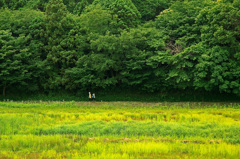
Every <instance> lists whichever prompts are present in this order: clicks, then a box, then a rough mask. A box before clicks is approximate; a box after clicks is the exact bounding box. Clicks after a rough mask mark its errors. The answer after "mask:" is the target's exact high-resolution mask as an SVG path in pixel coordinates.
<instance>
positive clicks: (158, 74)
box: [0, 0, 240, 95]
mask: <svg viewBox="0 0 240 159" xmlns="http://www.w3.org/2000/svg"><path fill="white" fill-rule="evenodd" d="M0 8H1V9H0V87H1V88H2V94H3V95H5V94H6V92H8V91H15V92H16V91H18V92H19V93H21V92H35V93H36V92H49V91H61V90H67V91H87V90H108V89H133V90H135V91H145V92H163V91H164V92H166V91H169V90H182V91H184V90H187V89H191V90H197V91H198V90H199V91H217V92H226V93H232V94H236V95H240V0H185V1H184V0H0Z"/></svg>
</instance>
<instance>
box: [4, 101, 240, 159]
mask: <svg viewBox="0 0 240 159" xmlns="http://www.w3.org/2000/svg"><path fill="white" fill-rule="evenodd" d="M239 156H240V107H239V105H238V104H232V103H218V104H213V103H138V102H113V103H103V102H79V103H78V102H34V103H33V102H32V103H28V102H19V103H16V102H0V158H146V159H147V158H238V157H239Z"/></svg>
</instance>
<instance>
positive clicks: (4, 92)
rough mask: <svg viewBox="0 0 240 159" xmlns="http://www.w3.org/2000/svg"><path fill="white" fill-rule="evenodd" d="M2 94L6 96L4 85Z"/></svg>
mask: <svg viewBox="0 0 240 159" xmlns="http://www.w3.org/2000/svg"><path fill="white" fill-rule="evenodd" d="M3 96H4V97H5V96H6V86H3Z"/></svg>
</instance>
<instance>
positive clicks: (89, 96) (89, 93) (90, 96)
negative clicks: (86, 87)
mask: <svg viewBox="0 0 240 159" xmlns="http://www.w3.org/2000/svg"><path fill="white" fill-rule="evenodd" d="M91 99H92V95H91V92H88V101H91Z"/></svg>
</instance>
